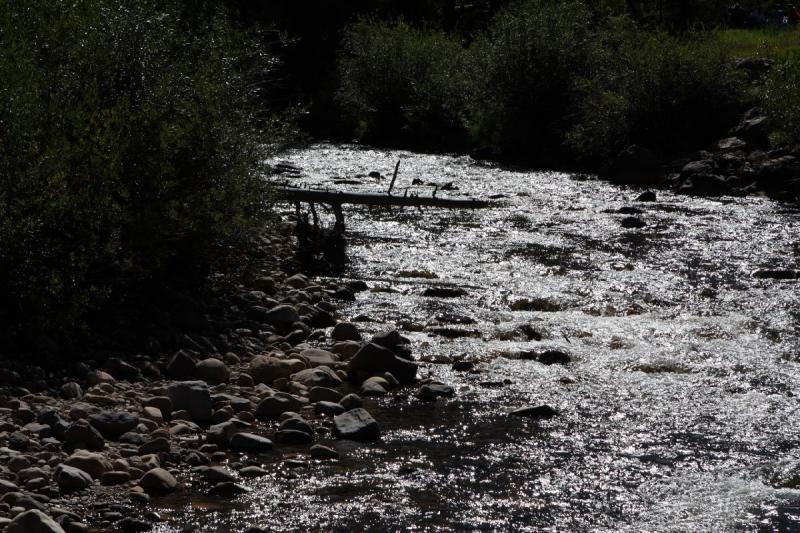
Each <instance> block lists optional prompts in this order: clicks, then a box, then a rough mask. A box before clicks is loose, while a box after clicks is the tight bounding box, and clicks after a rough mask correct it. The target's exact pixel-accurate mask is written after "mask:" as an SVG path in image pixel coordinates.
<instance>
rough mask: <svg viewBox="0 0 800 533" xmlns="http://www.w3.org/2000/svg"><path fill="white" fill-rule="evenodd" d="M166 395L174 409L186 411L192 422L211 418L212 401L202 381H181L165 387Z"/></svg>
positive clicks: (206, 420) (200, 421) (205, 420)
mask: <svg viewBox="0 0 800 533" xmlns="http://www.w3.org/2000/svg"><path fill="white" fill-rule="evenodd" d="M167 395H168V396H169V399H170V401H171V402H172V407H173V409H175V410H176V411H186V412H188V413H189V417H190V418H191V419H192V421H193V422H199V423H203V422H208V421H210V420H211V413H212V412H213V407H214V401H213V399H212V398H211V393H210V392H209V390H208V385H206V383H205V382H204V381H181V382H178V383H173V384H172V385H170V386H169V388H168V389H167Z"/></svg>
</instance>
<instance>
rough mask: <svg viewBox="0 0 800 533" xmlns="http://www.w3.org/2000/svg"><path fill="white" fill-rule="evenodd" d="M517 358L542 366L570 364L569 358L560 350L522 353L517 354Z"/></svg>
mask: <svg viewBox="0 0 800 533" xmlns="http://www.w3.org/2000/svg"><path fill="white" fill-rule="evenodd" d="M517 358H519V359H523V360H527V361H538V362H539V363H542V364H543V365H548V366H549V365H566V364H569V363H571V362H572V359H570V356H569V355H568V354H566V353H564V352H562V351H561V350H545V351H543V352H537V351H533V350H531V351H522V352H518V353H517Z"/></svg>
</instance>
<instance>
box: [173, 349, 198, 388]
mask: <svg viewBox="0 0 800 533" xmlns="http://www.w3.org/2000/svg"><path fill="white" fill-rule="evenodd" d="M166 370H167V376H169V377H170V378H171V379H176V380H179V381H186V380H189V379H192V378H194V377H195V376H196V375H197V364H196V363H195V362H194V358H193V357H192V356H191V355H189V354H188V353H187V352H185V351H183V350H180V351H179V352H177V353H175V355H173V356H172V357H171V358H170V360H169V362H167V368H166Z"/></svg>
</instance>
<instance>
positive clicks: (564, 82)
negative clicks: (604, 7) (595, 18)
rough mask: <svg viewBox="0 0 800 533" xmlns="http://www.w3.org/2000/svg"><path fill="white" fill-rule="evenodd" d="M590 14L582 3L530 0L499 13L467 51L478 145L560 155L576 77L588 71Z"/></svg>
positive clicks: (523, 154) (509, 153) (515, 154)
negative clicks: (486, 31)
mask: <svg viewBox="0 0 800 533" xmlns="http://www.w3.org/2000/svg"><path fill="white" fill-rule="evenodd" d="M589 19H590V17H589V11H588V9H587V7H586V5H585V4H584V3H583V2H581V1H565V2H550V1H547V0H531V1H528V2H524V3H521V4H518V5H516V6H513V7H512V8H510V9H507V10H505V11H503V12H501V13H500V14H499V15H498V17H497V18H496V19H495V20H494V22H493V24H492V25H491V27H490V29H489V32H488V34H487V35H486V36H485V37H484V38H483V39H481V40H480V41H478V42H476V43H475V44H474V45H473V46H472V48H471V52H472V57H473V61H474V64H473V70H472V74H473V87H474V90H475V95H474V98H473V99H472V100H471V109H470V117H471V129H472V134H473V136H474V139H475V141H476V142H477V144H478V145H479V146H481V147H485V148H492V149H494V150H497V151H499V152H501V153H502V154H503V155H504V156H505V157H510V158H514V159H517V158H534V159H536V160H540V161H541V160H543V159H545V158H547V157H548V156H550V155H559V154H560V153H561V148H562V144H563V139H564V134H565V132H566V130H567V128H568V123H567V119H568V117H569V115H570V111H571V107H572V105H573V102H574V90H573V89H574V87H573V86H574V80H575V79H576V78H578V77H583V76H586V75H588V71H589V68H590V58H591V49H592V46H593V42H592V37H593V34H592V31H591V28H590V25H589Z"/></svg>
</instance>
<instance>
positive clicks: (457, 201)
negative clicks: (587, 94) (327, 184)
mask: <svg viewBox="0 0 800 533" xmlns="http://www.w3.org/2000/svg"><path fill="white" fill-rule="evenodd" d="M276 189H277V192H278V193H279V194H280V195H281V196H282V197H283V198H284V199H285V200H286V201H289V202H308V203H311V204H313V203H319V204H328V205H335V204H338V205H342V204H352V205H368V206H393V205H396V206H418V207H423V206H427V207H444V208H452V209H482V208H485V207H489V205H490V203H489V202H487V201H485V200H476V199H467V198H441V197H440V198H436V197H432V196H414V195H411V196H392V195H389V194H374V193H354V192H338V191H323V190H318V189H298V188H294V187H276Z"/></svg>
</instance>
